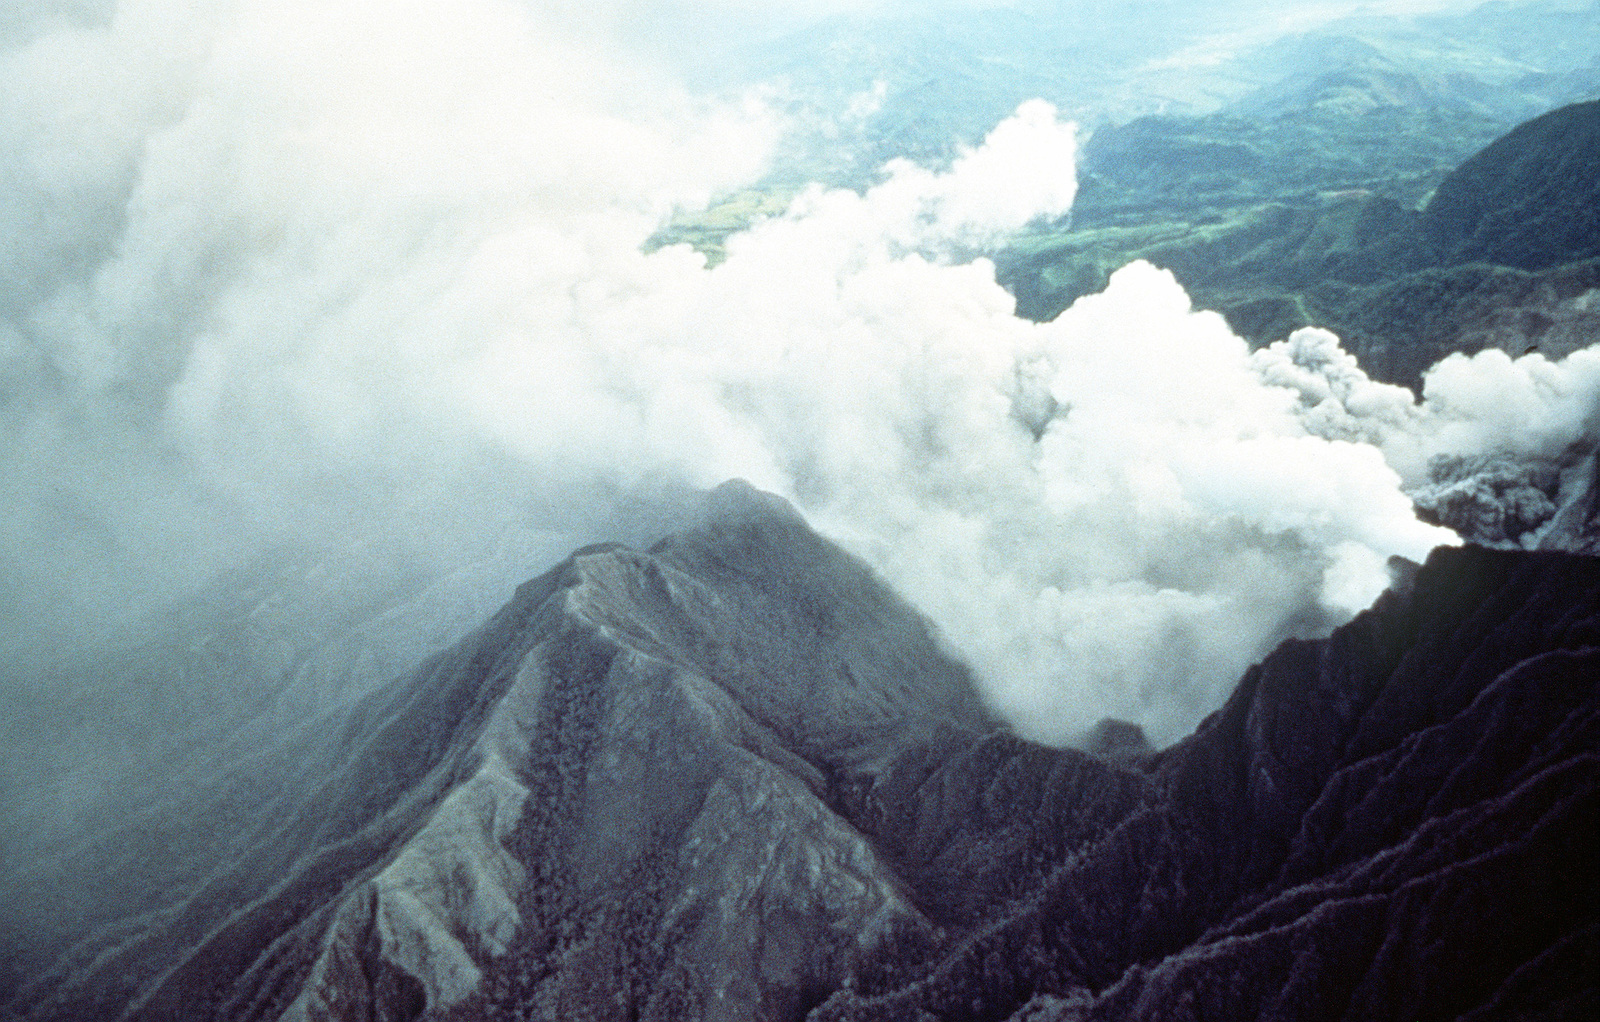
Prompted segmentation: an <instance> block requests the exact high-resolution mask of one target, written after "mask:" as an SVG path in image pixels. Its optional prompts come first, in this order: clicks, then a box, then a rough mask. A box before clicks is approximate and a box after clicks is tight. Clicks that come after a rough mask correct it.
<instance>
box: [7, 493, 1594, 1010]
mask: <svg viewBox="0 0 1600 1022" xmlns="http://www.w3.org/2000/svg"><path fill="white" fill-rule="evenodd" d="M1597 565H1600V562H1597V561H1596V560H1595V559H1593V558H1587V557H1580V556H1573V555H1566V554H1558V553H1515V552H1512V553H1506V552H1491V551H1485V550H1481V549H1474V548H1467V549H1447V550H1440V551H1438V552H1436V553H1435V555H1434V556H1433V558H1431V559H1430V561H1429V562H1428V564H1427V565H1425V566H1424V567H1423V568H1422V569H1421V570H1420V571H1419V572H1418V573H1417V574H1416V577H1415V580H1414V582H1413V583H1412V584H1411V586H1410V587H1409V588H1408V589H1407V590H1405V591H1403V592H1392V593H1390V594H1388V595H1387V596H1385V597H1384V598H1383V599H1382V600H1381V601H1380V603H1379V605H1378V606H1377V607H1375V608H1374V609H1373V610H1372V611H1369V612H1367V613H1365V614H1363V615H1361V616H1360V617H1358V618H1357V619H1356V620H1355V621H1354V622H1352V623H1351V624H1350V625H1348V626H1346V627H1345V628H1343V629H1341V630H1339V631H1338V632H1336V633H1335V634H1334V635H1333V636H1332V637H1330V638H1329V639H1326V640H1322V641H1315V642H1313V641H1293V642H1290V643H1288V644H1286V645H1284V646H1283V647H1281V648H1280V649H1279V650H1277V651H1276V652H1275V653H1273V654H1272V655H1271V656H1270V657H1268V658H1267V659H1266V660H1265V661H1264V662H1263V663H1262V664H1261V665H1259V666H1258V667H1256V668H1254V669H1252V670H1251V671H1250V672H1249V673H1248V674H1247V675H1246V677H1245V678H1244V679H1243V680H1242V681H1241V682H1240V684H1239V687H1238V689H1237V691H1236V692H1235V693H1234V695H1233V697H1232V699H1230V700H1229V701H1228V703H1227V704H1226V705H1225V706H1224V707H1223V708H1222V709H1220V710H1218V711H1217V712H1216V713H1215V714H1213V715H1212V716H1211V717H1210V718H1208V719H1207V720H1206V721H1205V722H1204V723H1203V724H1202V725H1201V726H1200V727H1199V729H1198V730H1197V731H1196V732H1195V733H1194V734H1193V735H1192V736H1191V737H1189V738H1187V739H1185V740H1184V741H1182V742H1180V743H1178V744H1177V745H1175V746H1173V747H1171V748H1169V749H1166V750H1163V751H1161V752H1156V753H1152V752H1149V751H1148V750H1145V751H1141V749H1140V747H1139V745H1138V742H1137V741H1136V740H1128V741H1121V742H1119V743H1115V744H1116V748H1114V749H1110V750H1109V751H1105V752H1102V753H1101V754H1098V755H1096V754H1091V753H1088V752H1080V751H1076V750H1070V749H1066V750H1058V749H1047V748H1042V747H1039V746H1035V745H1032V744H1030V743H1027V742H1024V741H1022V740H1020V739H1018V738H1016V737H1014V736H1012V735H1010V734H1008V733H1006V732H1005V731H1003V730H1001V729H999V728H998V727H997V726H996V724H995V723H994V721H993V720H992V719H991V718H990V717H989V716H988V714H987V713H986V712H985V710H984V709H983V708H982V706H981V705H980V703H979V701H978V699H977V696H976V694H975V690H974V688H973V686H972V684H971V682H970V679H969V677H968V675H967V673H966V671H965V669H964V668H962V667H961V666H960V665H959V664H958V663H956V662H955V661H953V660H952V659H950V658H949V657H948V656H947V655H946V654H944V653H943V652H942V651H941V649H940V646H939V643H938V641H937V639H936V637H935V636H934V635H933V634H932V633H931V632H930V630H929V628H928V626H927V625H926V624H925V622H924V621H923V620H922V619H921V618H920V617H919V616H918V615H917V614H916V613H915V612H914V610H913V609H912V608H911V607H909V606H908V605H906V604H905V603H904V602H903V601H901V600H900V599H899V598H898V597H896V596H895V595H894V594H893V593H892V592H890V591H889V590H888V589H887V588H886V587H885V586H884V585H883V584H882V583H881V582H880V581H878V580H877V579H876V578H875V577H874V576H873V575H872V574H871V572H870V571H869V570H868V569H867V568H866V567H865V566H863V565H862V564H861V563H860V562H858V561H856V560H855V559H853V558H852V557H850V556H849V555H847V554H845V553H844V552H842V551H840V550H839V549H837V548H836V547H834V546H832V545H831V544H829V543H828V542H826V541H825V540H822V539H820V538H819V537H817V536H816V535H815V534H814V533H813V532H811V530H810V529H809V528H807V526H806V525H805V523H804V522H803V521H802V519H801V518H800V517H799V515H798V514H797V513H796V512H795V511H794V510H793V509H792V508H790V507H789V506H788V505H786V504H785V503H784V502H782V501H781V500H778V499H777V498H774V497H771V496H768V495H765V494H761V493H759V492H757V491H754V490H752V489H751V488H749V487H748V486H745V485H743V484H729V485H726V486H723V487H721V488H719V489H718V490H716V491H714V492H713V493H712V494H711V495H710V496H709V498H708V500H707V503H706V507H705V510H704V513H703V515H702V517H701V519H700V520H699V521H697V522H695V523H692V524H691V525H690V527H688V528H687V529H685V530H684V531H682V532H680V533H678V534H676V535H674V536H672V537H670V538H668V539H666V540H664V541H662V542H661V543H659V544H657V545H656V546H654V547H652V548H651V549H650V550H649V551H645V552H641V551H637V550H632V549H628V548H625V547H621V546H609V545H608V546H599V547H591V548H587V549H584V550H580V551H578V552H577V553H575V554H574V555H573V556H572V557H571V558H569V559H568V560H567V561H566V562H564V563H563V564H561V565H559V566H558V567H556V568H555V569H553V570H552V571H550V572H548V573H547V574H545V575H543V576H541V577H540V578H538V579H535V580H533V581H531V582H528V583H527V584H525V585H523V586H522V587H521V588H520V589H518V591H517V593H516V595H515V597H514V598H513V599H512V600H511V602H510V603H508V604H507V605H506V606H505V608H504V609H502V610H501V611H500V612H499V613H498V614H496V615H495V616H494V617H493V618H492V619H491V620H490V621H489V622H488V623H486V624H485V625H484V626H483V627H481V628H480V629H479V630H478V631H477V632H475V633H474V634H472V635H471V636H469V637H468V638H467V639H465V640H463V641H462V642H461V643H459V644H458V645H456V646H455V647H454V648H452V649H450V650H449V651H447V652H445V653H443V654H440V655H438V656H436V657H434V658H433V659H431V660H430V661H428V662H427V663H425V664H424V665H422V666H421V667H420V668H418V669H417V670H415V671H413V672H411V673H409V674H407V675H404V676H402V677H399V678H396V679H395V680H394V681H393V682H392V683H390V684H388V685H386V686H383V687H381V688H379V689H378V690H377V691H375V692H372V693H371V694H368V695H366V696H364V697H362V698H360V699H357V700H355V701H353V702H350V703H348V704H346V705H344V706H342V707H339V708H337V709H333V710H329V711H327V712H326V713H325V714H324V715H323V716H321V717H320V718H318V719H315V720H309V721H305V722H303V723H301V724H300V725H298V726H297V727H294V728H289V729H285V730H284V731H283V732H282V733H281V735H280V737H279V740H278V741H277V743H276V744H275V745H274V746H272V747H270V748H263V749H262V750H261V751H260V753H259V754H258V755H257V756H255V757H254V758H252V759H249V760H248V761H243V762H238V763H236V764H232V765H231V766H230V767H229V768H227V769H225V770H224V771H223V772H221V773H219V774H217V775H214V776H209V777H192V778H187V779H185V782H186V783H185V784H184V785H183V786H182V792H181V794H179V795H176V796H174V798H173V799H172V800H171V801H170V802H169V803H167V804H163V805H158V806H151V807H149V808H148V810H147V811H146V812H144V813H143V814H142V815H139V816H137V817H136V818H135V820H134V822H133V823H131V824H127V825H123V826H119V827H118V828H117V829H116V830H114V831H108V832H106V833H103V834H100V835H97V836H96V837H95V838H93V839H91V840H89V841H86V842H85V843H83V844H82V845H80V846H79V847H77V848H75V849H74V850H73V851H72V852H71V853H70V854H69V855H67V856H65V857H63V859H62V860H61V861H60V862H59V863H57V864H56V866H58V867H59V868H60V869H61V870H62V871H63V872H64V873H66V874H68V875H71V876H74V877H76V878H80V879H79V880H78V881H77V882H79V883H88V884H91V885H93V886H94V888H95V893H96V897H95V898H94V899H93V907H91V908H87V909H84V910H83V912H84V916H83V918H81V919H79V920H77V923H76V926H75V930H76V942H75V945H74V947H73V948H72V949H71V950H70V951H69V952H66V953H58V952H57V949H55V948H52V947H49V946H41V945H40V944H39V943H38V942H34V941H30V936H29V934H28V933H27V932H14V933H8V934H6V944H7V948H6V951H7V953H8V954H12V955H13V956H15V957H16V958H17V960H19V961H23V962H25V963H27V964H28V965H29V967H30V968H31V969H32V972H31V973H30V974H29V975H27V976H25V977H24V981H23V983H22V984H21V985H20V986H19V987H18V988H17V989H16V990H14V991H13V992H12V994H11V996H10V997H9V1000H8V1002H7V1004H6V1008H7V1009H8V1010H9V1012H10V1013H11V1015H12V1016H13V1017H15V1018H18V1019H29V1020H43V1019H77V1018H129V1019H151V1020H154V1019H228V1020H245V1019H417V1018H426V1019H618V1020H621V1019H659V1020H666V1019H674V1020H681V1019H727V1020H733V1019H772V1020H778V1019H800V1018H804V1017H811V1018H814V1019H816V1020H818V1022H842V1020H845V1019H869V1018H870V1019H919V1020H925V1019H930V1018H934V1019H957V1018H959V1019H1008V1018H1014V1019H1018V1020H1022V1019H1030V1020H1036V1022H1043V1020H1046V1019H1055V1020H1065V1019H1087V1018H1106V1019H1110V1018H1117V1019H1126V1018H1138V1019H1174V1018H1198V1017H1227V1018H1297V1019H1299V1018H1324V1017H1326V1018H1351V1019H1355V1018H1361V1019H1379V1018H1402V1017H1403V1018H1424V1017H1425V1018H1474V1019H1479V1018H1484V1019H1486V1018H1499V1017H1523V1016H1533V1015H1536V1016H1538V1017H1545V1018H1573V1019H1577V1018H1589V1017H1592V1016H1593V1014H1594V1009H1595V1007H1596V1006H1597V1004H1600V1000H1597V997H1600V985H1597V984H1596V982H1595V979H1594V977H1595V975H1596V970H1595V968H1594V965H1595V963H1596V961H1597V960H1600V884H1597V881H1596V876H1597V874H1596V872H1595V870H1594V864H1595V862H1596V852H1597V850H1600V849H1597V844H1600V839H1597V835H1596V832H1595V829H1594V826H1593V822H1594V820H1595V818H1596V810H1597V809H1600V805H1597V795H1600V756H1597V755H1596V751H1595V750H1596V749H1597V748H1600V698H1597V692H1596V686H1597V683H1600V569H1597ZM1101 730H1102V731H1103V732H1107V733H1113V732H1114V733H1118V734H1121V732H1122V731H1124V730H1126V729H1125V728H1118V727H1116V726H1107V727H1103V728H1102V729H1101ZM1122 737H1123V738H1127V737H1128V736H1127V735H1122ZM46 871H47V870H46V869H45V867H41V872H46ZM82 878H88V879H87V880H84V879H82Z"/></svg>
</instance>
